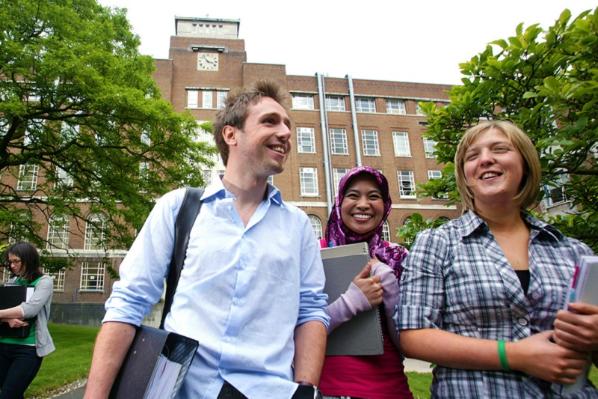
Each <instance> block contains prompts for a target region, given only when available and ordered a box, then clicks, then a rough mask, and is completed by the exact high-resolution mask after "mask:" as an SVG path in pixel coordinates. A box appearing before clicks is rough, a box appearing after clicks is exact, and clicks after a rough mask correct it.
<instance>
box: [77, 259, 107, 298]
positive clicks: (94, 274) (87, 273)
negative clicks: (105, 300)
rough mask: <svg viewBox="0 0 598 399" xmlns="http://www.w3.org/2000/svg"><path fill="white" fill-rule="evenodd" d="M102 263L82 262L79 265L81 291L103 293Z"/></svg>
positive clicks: (104, 269) (103, 267)
mask: <svg viewBox="0 0 598 399" xmlns="http://www.w3.org/2000/svg"><path fill="white" fill-rule="evenodd" d="M105 271H106V266H105V265H104V263H102V262H83V263H82V264H81V283H80V290H81V291H92V292H104V272H105Z"/></svg>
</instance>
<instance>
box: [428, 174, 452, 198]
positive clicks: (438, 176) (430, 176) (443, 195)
mask: <svg viewBox="0 0 598 399" xmlns="http://www.w3.org/2000/svg"><path fill="white" fill-rule="evenodd" d="M436 179H442V171H441V170H438V169H429V170H428V180H436ZM432 199H448V193H441V194H439V195H437V196H432Z"/></svg>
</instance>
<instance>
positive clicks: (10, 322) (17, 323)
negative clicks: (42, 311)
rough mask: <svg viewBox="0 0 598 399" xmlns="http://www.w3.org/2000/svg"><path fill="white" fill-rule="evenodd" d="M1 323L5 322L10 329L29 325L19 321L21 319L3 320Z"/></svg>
mask: <svg viewBox="0 0 598 399" xmlns="http://www.w3.org/2000/svg"><path fill="white" fill-rule="evenodd" d="M3 321H5V322H7V323H8V325H9V326H10V328H19V327H25V326H28V325H29V323H27V322H26V321H25V320H21V319H5V320H3Z"/></svg>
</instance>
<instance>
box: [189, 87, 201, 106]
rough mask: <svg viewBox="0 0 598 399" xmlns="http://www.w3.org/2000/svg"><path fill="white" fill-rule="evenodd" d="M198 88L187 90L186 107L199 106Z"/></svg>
mask: <svg viewBox="0 0 598 399" xmlns="http://www.w3.org/2000/svg"><path fill="white" fill-rule="evenodd" d="M198 95H199V90H187V108H198V107H199V102H198V100H199V96H198Z"/></svg>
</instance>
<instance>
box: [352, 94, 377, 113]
mask: <svg viewBox="0 0 598 399" xmlns="http://www.w3.org/2000/svg"><path fill="white" fill-rule="evenodd" d="M355 112H369V113H375V112H376V99H375V98H372V97H355Z"/></svg>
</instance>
